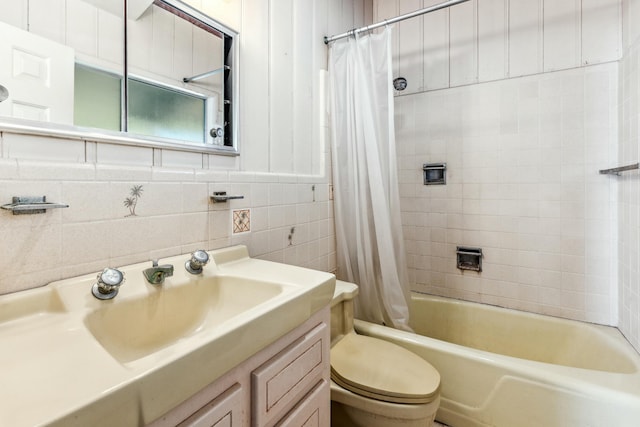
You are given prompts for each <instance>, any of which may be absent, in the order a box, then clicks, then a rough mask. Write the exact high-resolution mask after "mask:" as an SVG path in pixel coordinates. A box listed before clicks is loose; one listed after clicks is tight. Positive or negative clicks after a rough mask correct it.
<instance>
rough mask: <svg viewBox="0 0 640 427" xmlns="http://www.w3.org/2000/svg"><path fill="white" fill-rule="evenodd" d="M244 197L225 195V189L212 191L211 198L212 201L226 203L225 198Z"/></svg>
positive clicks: (240, 197) (241, 197) (242, 197)
mask: <svg viewBox="0 0 640 427" xmlns="http://www.w3.org/2000/svg"><path fill="white" fill-rule="evenodd" d="M234 199H244V196H227V192H226V191H214V192H213V196H211V200H212V201H213V203H227V200H234Z"/></svg>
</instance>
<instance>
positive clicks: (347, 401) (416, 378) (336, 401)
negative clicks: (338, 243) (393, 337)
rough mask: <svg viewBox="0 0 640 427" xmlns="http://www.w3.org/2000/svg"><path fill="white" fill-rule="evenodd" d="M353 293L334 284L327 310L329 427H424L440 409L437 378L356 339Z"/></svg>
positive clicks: (423, 365) (409, 359)
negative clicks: (329, 368)
mask: <svg viewBox="0 0 640 427" xmlns="http://www.w3.org/2000/svg"><path fill="white" fill-rule="evenodd" d="M357 293H358V287H357V286H356V285H354V284H352V283H346V282H342V281H337V282H336V291H335V294H334V298H333V301H332V307H331V356H330V360H331V425H332V427H342V426H345V427H346V426H357V427H394V426H405V427H413V426H415V427H418V426H420V427H428V426H431V425H432V424H433V421H434V420H435V415H436V412H437V410H438V405H439V403H440V374H439V373H438V371H437V370H436V369H435V368H434V367H433V366H431V365H430V364H429V363H428V362H426V361H425V360H423V359H422V358H420V357H419V356H417V355H415V354H414V353H412V352H410V351H409V350H406V349H404V348H402V347H400V346H398V345H396V344H392V343H389V342H386V341H383V340H380V339H376V338H371V337H366V336H362V335H358V334H356V332H355V331H354V329H353V298H354V297H355V296H356V295H357Z"/></svg>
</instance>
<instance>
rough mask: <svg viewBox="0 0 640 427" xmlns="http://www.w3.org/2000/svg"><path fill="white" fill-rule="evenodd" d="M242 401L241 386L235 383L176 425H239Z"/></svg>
mask: <svg viewBox="0 0 640 427" xmlns="http://www.w3.org/2000/svg"><path fill="white" fill-rule="evenodd" d="M242 402H243V397H242V387H241V386H240V384H238V383H236V384H234V385H233V386H231V387H230V388H228V389H227V390H226V391H225V392H224V393H222V394H221V395H220V396H218V397H216V398H215V399H214V400H212V401H211V402H209V403H208V404H207V405H205V406H204V407H202V408H201V409H199V410H198V412H196V413H194V414H193V415H191V416H190V417H189V418H187V419H186V420H184V421H183V422H181V423H180V424H179V426H178V427H240V426H242V424H243V423H242Z"/></svg>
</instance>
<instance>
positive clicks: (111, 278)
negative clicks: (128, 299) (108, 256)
mask: <svg viewBox="0 0 640 427" xmlns="http://www.w3.org/2000/svg"><path fill="white" fill-rule="evenodd" d="M123 283H124V274H123V273H122V272H121V271H120V270H118V269H117V268H110V267H107V268H105V269H104V270H102V272H101V273H99V274H98V277H97V282H96V283H94V285H93V287H92V288H91V292H92V293H93V296H94V297H96V298H98V299H103V300H104V299H112V298H113V297H115V296H116V295H117V294H118V290H119V289H120V286H121V285H122V284H123Z"/></svg>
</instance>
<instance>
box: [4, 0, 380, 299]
mask: <svg viewBox="0 0 640 427" xmlns="http://www.w3.org/2000/svg"><path fill="white" fill-rule="evenodd" d="M30 1H31V2H32V6H34V7H33V8H32V7H30V8H28V10H31V11H33V9H35V5H36V3H38V2H39V3H43V4H47V2H46V1H44V0H30ZM47 1H48V0H47ZM61 1H62V2H63V3H64V0H61ZM16 2H17V3H20V4H21V5H23V6H24V5H25V4H26V3H23V2H22V1H21V0H15V1H13V3H11V5H10V6H9V5H7V3H6V2H3V3H2V12H3V13H4V12H7V14H13V13H14V12H15V13H18V12H21V13H22V15H21V16H23V17H24V16H28V15H25V13H26V12H27V8H26V6H24V7H22V6H21V7H13V6H16V5H17V3H16ZM198 3H199V2H198V1H196V2H195V5H196V6H199V4H198ZM202 3H203V4H205V5H206V9H204V12H205V13H209V14H210V15H212V17H213V18H216V19H218V20H220V21H221V22H223V23H224V24H226V25H228V26H230V27H232V28H234V29H236V30H238V31H240V34H241V35H240V43H241V45H240V48H241V57H240V64H239V65H240V67H241V68H240V94H239V96H240V103H241V113H240V120H241V122H240V123H241V129H240V130H241V132H240V150H241V155H240V156H239V157H226V156H217V155H210V154H199V153H192V152H185V151H176V150H169V149H154V148H147V147H130V146H123V145H114V144H109V143H104V142H96V139H95V138H94V137H92V136H91V135H86V137H81V138H78V139H62V138H50V137H46V136H35V135H20V134H15V133H11V132H6V131H5V132H0V203H2V204H4V203H10V202H11V197H12V196H20V195H46V196H47V200H49V201H57V202H65V203H68V204H69V205H70V207H69V208H68V209H59V210H53V211H51V212H48V213H47V214H45V215H29V216H13V215H11V214H10V213H9V212H7V211H4V210H1V211H0V241H2V245H1V246H0V293H7V292H13V291H17V290H21V289H27V288H32V287H36V286H41V285H44V284H46V283H49V282H51V281H54V280H58V279H62V278H66V277H72V276H75V275H79V274H84V273H89V272H94V271H98V270H101V269H102V268H104V267H105V266H108V265H111V266H118V265H123V264H129V263H134V262H140V261H147V260H149V259H151V258H158V257H160V258H162V257H166V256H170V255H176V254H180V253H186V252H189V251H191V250H194V249H196V248H205V249H213V248H218V247H223V246H227V245H230V244H236V243H243V244H247V245H248V246H249V249H250V252H251V254H252V256H258V257H261V258H266V259H272V260H276V261H283V262H287V263H291V264H297V265H302V266H308V267H312V268H317V269H321V270H328V271H330V270H333V269H334V268H335V254H334V253H335V243H334V241H335V238H334V231H333V230H334V228H333V219H332V218H333V209H332V202H331V201H330V200H329V177H328V175H327V172H326V171H327V170H328V165H327V164H326V163H327V162H326V159H325V156H326V150H327V148H326V141H325V135H326V134H327V132H325V130H324V129H323V128H324V127H325V126H326V123H325V119H324V116H325V115H326V114H325V112H324V107H323V99H324V97H321V96H319V95H318V94H317V93H316V91H318V92H319V91H320V90H321V86H320V85H321V81H320V77H319V76H320V75H321V71H320V70H321V69H322V68H324V67H325V66H326V64H325V62H324V61H325V59H324V58H325V57H326V48H325V46H324V44H323V43H322V36H324V35H327V34H329V33H333V32H340V31H345V30H347V29H350V28H352V27H354V26H357V25H359V24H360V23H361V22H369V21H370V20H371V14H372V12H371V11H372V7H371V3H370V2H368V1H361V0H354V1H351V0H316V1H312V2H295V3H294V2H292V1H289V2H283V1H275V0H273V1H270V2H263V1H257V0H231V1H228V0H225V1H222V0H219V1H207V2H202ZM4 6H7V7H4ZM54 12H56V13H57V15H55V16H50V17H49V18H50V20H51V22H50V28H51V29H57V30H60V28H58V23H62V24H60V25H63V24H64V22H65V18H64V16H65V9H64V7H63V8H62V9H61V10H59V9H56V8H54ZM0 16H8V15H3V14H0ZM12 16H13V15H12ZM276 16H277V17H278V18H276ZM287 16H290V17H291V19H289V18H286V19H285V17H287ZM269 17H270V18H269ZM58 18H59V19H58ZM25 19H26V18H25ZM32 24H33V25H34V26H37V25H36V24H35V21H32ZM61 31H62V33H64V29H62V30H61ZM283 61H284V62H283ZM293 111H295V120H293V116H292V112H293ZM133 185H143V193H142V197H141V198H140V200H139V202H138V206H137V209H136V213H137V216H135V217H128V216H127V214H128V213H129V211H128V209H127V208H126V207H125V206H124V205H123V201H124V199H125V198H126V197H127V196H128V195H129V192H130V189H131V187H132V186H133ZM222 190H224V191H227V192H228V193H233V194H242V195H244V196H245V199H244V200H237V201H232V202H230V205H222V206H220V205H213V204H212V203H210V202H209V195H211V194H212V193H213V191H222ZM245 208H249V209H251V233H246V234H233V233H232V232H231V225H232V224H231V215H232V210H234V209H245ZM292 228H293V229H294V231H293V233H291V230H292ZM290 235H291V239H289V236H290Z"/></svg>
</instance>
